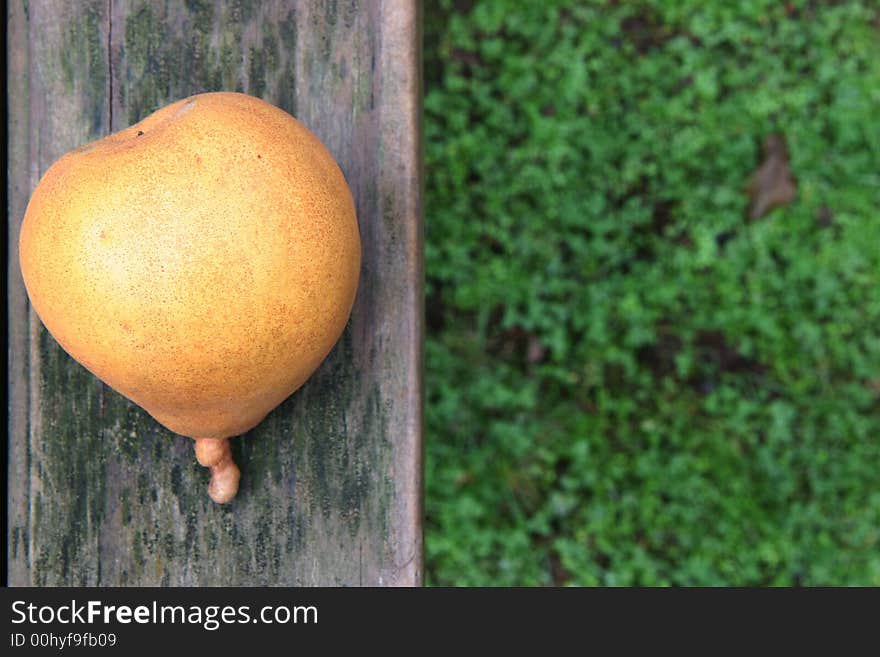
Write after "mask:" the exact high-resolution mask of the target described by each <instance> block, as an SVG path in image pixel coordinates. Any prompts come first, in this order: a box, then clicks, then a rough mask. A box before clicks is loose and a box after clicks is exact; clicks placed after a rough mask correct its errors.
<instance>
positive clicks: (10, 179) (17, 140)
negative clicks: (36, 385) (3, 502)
mask: <svg viewBox="0 0 880 657" xmlns="http://www.w3.org/2000/svg"><path fill="white" fill-rule="evenodd" d="M6 12H7V15H6V19H7V23H6V38H7V45H6V52H7V83H6V84H7V86H6V102H7V130H8V139H9V141H8V142H7V165H6V166H7V197H6V198H7V204H8V205H7V215H6V221H7V226H6V228H7V256H8V261H7V269H6V274H7V279H6V281H7V282H6V303H7V310H8V314H7V330H8V337H7V339H8V342H7V356H8V359H9V361H8V370H7V375H6V376H7V391H8V395H9V397H8V400H7V404H8V406H7V411H8V413H9V417H8V422H9V424H8V434H7V441H8V442H7V455H8V456H7V458H8V462H7V468H8V469H7V474H8V481H10V482H12V481H17V482H21V483H22V485H16V486H9V487H8V488H7V510H6V513H7V537H6V540H7V550H8V552H7V555H8V556H7V578H8V582H9V583H10V584H11V585H19V584H27V583H28V581H29V564H30V562H31V559H30V554H29V552H30V545H29V543H30V542H29V540H28V539H29V537H27V536H21V535H19V532H18V531H17V529H15V528H16V527H27V526H29V519H28V518H27V517H26V513H25V510H26V509H28V507H29V502H28V492H29V489H30V485H29V484H28V483H27V482H28V478H29V477H28V472H29V470H28V455H27V445H28V444H29V439H28V427H29V421H28V416H29V413H30V408H29V407H30V403H29V401H30V394H29V381H28V353H29V349H28V333H29V326H28V324H29V322H28V315H29V303H28V300H27V295H26V293H25V289H24V281H23V280H22V277H21V269H20V268H19V266H18V233H19V228H20V226H21V220H22V218H23V217H24V210H25V206H26V205H27V199H28V195H29V193H30V185H31V181H30V167H29V166H28V159H29V150H30V143H29V141H30V140H29V135H30V121H29V116H30V112H29V111H28V108H29V105H30V89H29V81H30V76H29V74H28V69H29V62H30V58H29V39H28V22H27V16H26V11H25V8H24V4H23V3H22V2H20V1H19V2H10V3H9V4H8V5H7V8H6Z"/></svg>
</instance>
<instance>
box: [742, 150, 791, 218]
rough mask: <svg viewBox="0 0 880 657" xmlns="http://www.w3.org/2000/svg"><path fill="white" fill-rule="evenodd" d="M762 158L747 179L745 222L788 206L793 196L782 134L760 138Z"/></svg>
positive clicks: (786, 152) (786, 151)
mask: <svg viewBox="0 0 880 657" xmlns="http://www.w3.org/2000/svg"><path fill="white" fill-rule="evenodd" d="M763 148H764V159H763V161H762V162H761V166H760V167H758V170H757V171H755V173H754V174H753V175H752V177H751V179H750V180H749V185H748V194H749V198H750V199H751V203H750V204H749V219H750V220H752V221H754V220H755V219H760V218H761V217H763V216H764V215H765V214H767V213H768V212H770V211H771V210H772V209H773V208H777V207H779V206H782V205H788V204H789V203H791V202H792V201H793V200H794V197H795V194H796V193H797V182H796V181H795V179H794V176H793V175H792V173H791V169H790V168H789V165H788V148H786V145H785V139H783V137H782V135H768V136H767V137H766V138H765V139H764V144H763Z"/></svg>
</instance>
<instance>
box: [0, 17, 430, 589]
mask: <svg viewBox="0 0 880 657" xmlns="http://www.w3.org/2000/svg"><path fill="white" fill-rule="evenodd" d="M7 25H8V28H7V29H8V44H9V71H10V75H9V82H8V84H9V89H8V93H9V99H10V102H9V135H10V140H9V162H10V178H9V207H8V217H9V221H8V231H9V242H8V243H9V256H10V260H9V263H10V264H9V271H8V274H9V293H8V303H9V308H10V319H9V335H10V344H9V351H10V367H9V386H10V421H9V430H10V445H9V455H10V456H9V458H10V482H9V483H10V490H9V497H8V504H9V508H8V513H9V539H8V541H9V583H10V584H11V585H13V586H18V585H37V586H45V585H101V586H111V585H122V586H125V585H137V586H146V585H161V586H168V585H173V586H179V585H184V586H186V585H207V586H216V585H221V586H222V585H268V586H272V585H380V586H381V585H419V584H421V582H422V536H421V515H422V501H421V491H422V472H421V465H422V452H421V450H422V446H421V445H422V443H421V441H422V358H423V356H422V337H423V301H422V281H423V264H422V263H423V258H422V248H423V243H422V240H423V237H422V230H423V229H422V221H421V213H422V208H421V168H420V167H421V150H420V148H421V146H420V115H421V107H420V98H421V89H420V83H421V81H420V70H421V61H420V40H421V34H420V15H419V8H418V5H417V3H414V2H406V1H403V0H397V1H393V0H389V1H383V0H376V1H374V2H355V1H351V0H349V1H333V0H327V1H326V2H318V1H316V0H309V1H302V2H289V1H288V2H284V1H281V0H277V1H274V2H244V1H242V0H226V1H223V2H214V1H207V0H187V2H180V3H166V2H158V1H154V2H144V1H139V0H119V1H116V0H111V1H110V2H107V1H106V0H88V1H84V2H76V3H69V2H62V1H61V0H40V1H35V0H31V1H30V2H22V1H20V0H19V1H17V2H10V3H9V6H8V23H7ZM219 90H228V91H243V92H245V93H251V94H253V95H256V96H260V97H262V98H264V99H266V100H268V101H270V102H273V103H275V104H277V105H279V106H280V107H282V108H284V109H285V110H287V111H288V112H290V113H291V114H293V115H295V116H296V117H297V118H299V119H300V120H301V121H303V122H304V123H305V124H306V125H307V126H309V128H310V129H312V130H313V131H314V132H315V133H316V134H317V135H318V136H319V137H320V138H321V139H322V140H323V141H324V143H325V144H326V145H327V147H328V148H329V150H330V151H331V153H333V155H334V157H335V158H336V159H337V161H338V162H339V165H340V167H341V168H342V170H343V172H344V173H345V176H346V178H347V180H348V182H349V185H350V186H351V189H352V192H353V194H354V197H355V202H356V205H357V211H358V219H359V223H360V230H361V237H362V242H363V261H364V262H363V270H362V273H361V283H360V287H359V291H358V298H357V301H356V302H355V308H354V311H353V313H352V318H351V320H350V322H349V326H348V327H347V329H346V331H345V333H344V335H343V337H342V339H341V340H340V342H339V344H337V346H336V348H335V349H334V350H333V352H332V353H331V355H330V356H329V357H328V359H327V360H326V361H325V362H324V363H323V364H322V366H321V367H320V368H319V369H318V371H317V372H316V373H315V374H314V375H313V377H312V378H311V379H310V380H309V382H308V383H307V384H306V385H305V386H304V387H303V388H301V389H300V390H299V391H297V392H296V393H295V394H294V395H293V396H292V397H290V398H289V399H288V400H287V401H286V402H285V403H283V404H282V405H281V406H280V407H279V408H278V409H276V410H275V411H274V412H273V413H272V414H270V416H269V417H268V418H267V419H266V420H265V421H264V422H263V423H262V424H261V425H260V426H259V427H257V428H256V429H255V430H253V431H252V432H250V433H248V434H247V435H246V436H244V437H242V438H239V439H235V440H234V441H233V452H234V454H235V457H236V460H237V462H238V463H239V465H240V466H241V469H242V473H243V477H242V484H241V490H240V492H239V496H238V498H237V499H236V500H235V501H234V502H233V503H232V504H231V505H228V506H224V507H219V506H216V505H214V504H213V503H212V502H210V500H209V499H208V497H207V495H206V493H205V486H206V485H207V480H208V478H207V477H208V476H207V472H206V471H205V470H204V469H203V468H201V467H200V466H198V464H197V463H196V462H195V459H194V457H193V453H192V441H191V440H190V439H188V438H183V437H180V436H176V435H174V434H171V433H170V432H168V431H167V430H165V429H164V428H163V427H161V426H160V425H158V424H157V423H156V422H155V421H154V420H153V419H152V418H150V417H149V416H148V415H147V414H146V413H145V412H144V411H142V410H141V409H139V408H138V407H137V406H135V405H134V404H132V403H131V402H129V401H128V400H126V399H125V398H123V397H122V396H120V395H118V394H117V393H115V392H114V391H113V390H112V389H110V388H108V387H106V386H104V385H103V384H101V383H100V382H99V381H98V380H97V379H95V378H94V377H93V376H92V375H90V374H89V373H88V372H87V371H86V370H85V369H84V368H82V367H81V366H80V365H79V364H77V363H76V362H75V361H73V360H72V359H71V358H70V357H69V356H67V354H66V353H65V352H63V350H61V348H60V347H59V346H58V345H57V344H56V343H55V341H54V340H53V339H52V338H51V336H50V335H49V334H48V333H47V332H46V331H45V330H44V329H43V327H42V325H41V324H40V321H39V319H38V318H37V317H36V316H35V315H34V313H33V312H32V311H31V310H30V309H29V307H28V303H27V297H26V294H25V292H24V290H23V286H22V282H21V276H20V273H19V271H18V259H17V251H16V243H17V239H18V231H19V226H20V223H21V218H22V216H23V214H24V209H25V207H26V204H27V199H28V197H29V194H30V191H31V190H32V189H33V187H34V186H35V185H36V183H37V181H38V180H39V177H40V175H41V174H42V173H43V172H44V171H45V170H46V169H47V168H48V166H49V165H50V164H51V163H52V162H53V161H54V160H55V159H57V158H58V157H59V156H60V155H62V154H63V153H65V152H66V151H68V150H70V149H71V148H74V147H76V146H78V145H80V144H83V143H86V142H88V141H90V140H92V139H94V138H97V137H100V136H102V135H105V134H108V133H109V132H113V131H116V130H119V129H121V128H123V127H126V126H128V125H130V124H131V123H134V122H136V121H137V120H139V119H141V118H143V117H144V116H146V115H147V114H149V113H151V112H152V111H154V110H155V109H157V108H159V107H161V106H163V105H165V104H167V103H169V102H172V101H174V100H177V99H179V98H182V97H185V96H188V95H190V94H193V93H199V92H204V91H219Z"/></svg>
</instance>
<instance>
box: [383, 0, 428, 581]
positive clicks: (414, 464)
mask: <svg viewBox="0 0 880 657" xmlns="http://www.w3.org/2000/svg"><path fill="white" fill-rule="evenodd" d="M380 22H381V25H382V36H381V38H382V42H383V43H382V48H381V52H382V60H383V61H382V62H381V71H382V75H387V74H388V73H389V72H390V73H391V74H392V75H394V76H395V79H397V80H399V81H400V82H401V83H400V85H399V87H397V88H396V89H395V90H394V93H388V89H389V88H388V86H384V88H383V94H382V101H381V106H380V114H381V113H383V112H384V111H386V110H388V111H394V112H395V113H396V114H397V115H399V116H401V117H403V121H402V124H400V125H398V126H396V129H394V130H385V131H383V135H382V139H383V146H384V147H385V153H386V158H388V157H389V155H390V156H391V159H392V160H393V161H392V162H387V164H388V165H389V166H391V167H392V168H394V169H396V170H398V171H401V172H405V177H404V179H405V180H406V184H405V188H404V189H403V190H402V194H403V198H402V208H403V211H404V215H405V218H406V227H407V235H408V239H407V240H406V244H407V248H408V252H407V268H408V270H409V276H410V280H411V281H412V284H411V286H410V288H409V292H410V294H411V298H410V300H409V304H408V305H409V306H410V307H411V308H413V309H417V312H414V313H413V314H411V316H409V317H408V318H407V322H408V332H409V335H410V340H409V341H408V345H409V354H408V357H409V361H410V362H411V363H412V364H413V366H412V367H411V368H410V369H409V372H408V381H407V391H408V398H407V401H406V407H407V409H408V416H409V417H408V420H407V425H406V427H405V428H404V434H405V440H402V441H401V442H400V444H398V445H397V450H396V453H395V464H394V467H395V475H396V479H397V480H398V481H399V482H400V484H401V488H402V490H403V491H410V492H411V493H412V494H411V495H409V496H407V499H404V500H399V502H398V504H399V507H398V509H397V518H396V519H395V520H396V522H397V523H398V531H399V532H400V533H399V537H400V539H401V544H400V545H399V546H398V547H397V549H398V554H397V555H395V559H394V563H395V566H396V568H397V571H396V573H394V574H393V577H392V578H391V581H390V582H388V583H389V584H392V585H401V586H421V585H422V583H423V577H424V576H423V563H424V540H423V535H422V531H423V530H422V527H423V522H422V519H423V517H424V513H423V507H424V499H423V496H424V486H423V472H424V467H423V466H424V439H423V435H424V346H423V344H424V326H425V319H424V308H425V304H424V276H425V273H424V221H423V208H422V198H423V197H422V179H423V176H422V124H421V122H422V61H421V59H422V56H421V42H422V7H421V2H418V1H416V0H413V1H412V2H397V1H394V0H390V1H389V2H385V3H383V4H382V9H381V17H380Z"/></svg>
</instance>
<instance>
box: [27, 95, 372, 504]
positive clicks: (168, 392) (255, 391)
mask: <svg viewBox="0 0 880 657" xmlns="http://www.w3.org/2000/svg"><path fill="white" fill-rule="evenodd" d="M19 258H20V264H21V270H22V275H23V277H24V282H25V286H26V288H27V292H28V296H29V298H30V300H31V303H32V305H33V308H34V310H35V311H36V313H37V315H38V316H39V318H40V320H41V321H42V322H43V324H44V325H45V326H46V328H47V330H48V331H49V333H50V334H51V335H52V336H53V337H54V339H55V340H57V342H58V343H59V344H60V345H61V347H63V348H64V350H65V351H66V352H67V353H68V354H70V355H71V356H72V357H73V358H74V359H76V360H77V361H79V362H80V363H81V364H82V365H83V366H84V367H86V368H87V369H88V370H89V371H90V372H92V373H93V374H94V375H95V376H97V377H98V378H100V379H101V380H102V381H104V382H105V383H107V384H108V385H109V386H111V387H112V388H113V389H115V390H116V391H118V392H119V393H121V394H122V395H125V396H126V397H128V398H129V399H131V400H132V401H133V402H135V403H136V404H138V405H140V406H141V407H143V408H144V409H145V410H146V411H147V412H148V413H150V415H152V416H153V417H154V418H155V419H156V420H157V421H159V422H160V423H161V424H163V425H164V426H165V427H167V428H168V429H170V430H171V431H173V432H175V433H178V434H182V435H184V436H189V437H191V438H194V439H195V441H196V443H195V448H196V456H197V458H198V461H199V462H200V463H201V464H202V465H205V466H208V467H210V468H211V474H212V477H211V483H210V485H209V488H208V490H209V494H210V496H211V498H212V499H213V500H214V501H215V502H217V503H225V502H228V501H230V500H231V499H232V498H233V497H234V496H235V494H236V492H237V490H238V483H239V476H240V475H239V470H238V467H237V466H236V465H235V464H234V463H233V461H232V458H231V453H230V449H229V441H228V439H229V438H230V437H232V436H237V435H240V434H242V433H244V432H246V431H248V430H249V429H251V428H253V427H254V426H256V425H257V424H258V423H259V422H260V421H261V420H262V419H263V418H264V417H265V416H266V414H267V413H269V412H270V411H271V410H272V409H273V408H275V407H276V406H277V405H278V404H280V403H281V402H282V401H283V400H284V399H286V398H287V397H288V396H290V395H291V394H292V393H293V392H294V391H295V390H296V389H297V388H299V387H300V386H301V385H302V384H303V383H304V382H305V381H306V380H307V379H308V377H309V376H310V375H311V374H312V373H313V372H314V370H315V369H316V368H317V367H318V365H319V364H320V363H321V361H322V360H323V359H324V358H325V357H326V356H327V354H328V353H329V352H330V350H331V349H332V347H333V345H334V344H335V343H336V342H337V340H338V339H339V337H340V335H341V334H342V331H343V329H344V328H345V325H346V323H347V321H348V318H349V315H350V313H351V308H352V305H353V303H354V298H355V293H356V291H357V285H358V277H359V272H360V262H361V245H360V236H359V232H358V223H357V217H356V214H355V207H354V202H353V200H352V195H351V192H350V190H349V188H348V185H347V184H346V181H345V177H344V176H343V174H342V172H341V171H340V169H339V167H338V166H337V164H336V162H335V161H334V160H333V157H332V156H331V155H330V153H329V152H328V151H327V149H326V148H325V147H324V145H323V144H322V143H321V142H320V141H319V140H318V138H317V137H316V136H315V135H314V134H312V133H311V132H310V131H309V130H308V129H307V128H306V127H305V126H303V125H302V124H301V123H299V122H298V121H297V120H296V119H294V118H293V117H292V116H290V115H289V114H287V113H286V112H284V111H283V110H281V109H279V108H277V107H275V106H273V105H271V104H270V103H267V102H265V101H263V100H260V99H258V98H254V97H252V96H248V95H245V94H239V93H225V92H223V93H207V94H199V95H195V96H191V97H189V98H185V99H183V100H180V101H178V102H175V103H173V104H171V105H168V106H166V107H164V108H162V109H160V110H158V111H156V112H155V113H153V114H151V115H150V116H148V117H147V118H145V119H144V120H142V121H141V122H140V123H137V124H135V125H133V126H131V127H129V128H126V129H124V130H121V131H119V132H117V133H114V134H111V135H109V136H107V137H104V138H103V139H99V140H97V141H95V142H92V143H90V144H87V145H85V146H82V147H80V148H77V149H75V150H73V151H71V152H69V153H67V154H66V155H64V156H62V157H61V158H60V159H59V160H58V161H57V162H55V163H54V164H53V165H52V166H51V167H50V168H49V169H48V171H46V173H45V175H43V177H42V179H41V180H40V182H39V184H38V185H37V187H36V189H35V190H34V192H33V194H32V196H31V199H30V202H29V204H28V207H27V211H26V213H25V217H24V220H23V223H22V228H21V236H20V241H19Z"/></svg>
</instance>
